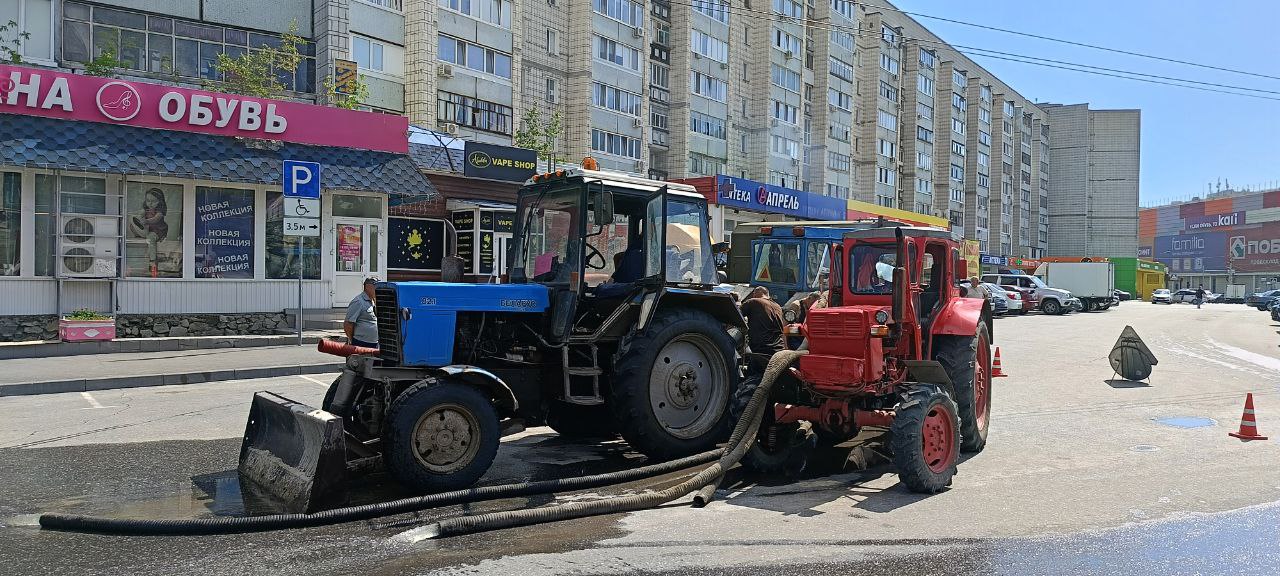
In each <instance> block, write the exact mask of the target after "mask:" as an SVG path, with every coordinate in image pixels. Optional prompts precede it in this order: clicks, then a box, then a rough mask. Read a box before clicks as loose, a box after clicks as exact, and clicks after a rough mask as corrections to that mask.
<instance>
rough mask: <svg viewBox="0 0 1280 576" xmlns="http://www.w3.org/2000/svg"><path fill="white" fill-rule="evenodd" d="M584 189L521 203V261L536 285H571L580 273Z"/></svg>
mask: <svg viewBox="0 0 1280 576" xmlns="http://www.w3.org/2000/svg"><path fill="white" fill-rule="evenodd" d="M581 202H582V188H581V187H580V186H573V187H569V188H562V189H559V190H553V191H550V192H547V193H545V194H541V195H539V196H536V197H534V196H527V197H524V198H522V199H521V202H520V203H521V206H520V211H519V218H520V221H521V223H522V226H523V235H524V239H523V240H524V241H523V242H522V244H523V247H522V249H521V261H522V265H523V266H524V269H525V274H527V275H528V277H529V278H531V279H532V280H533V281H534V282H548V283H559V282H568V281H569V274H570V273H571V272H576V271H577V270H578V260H579V255H578V252H579V245H580V244H579V242H578V239H579V238H580V237H581V233H580V232H579V230H578V210H579V208H580V207H581Z"/></svg>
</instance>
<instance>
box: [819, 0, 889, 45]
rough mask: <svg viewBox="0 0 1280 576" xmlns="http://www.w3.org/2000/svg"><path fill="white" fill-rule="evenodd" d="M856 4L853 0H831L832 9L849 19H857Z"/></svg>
mask: <svg viewBox="0 0 1280 576" xmlns="http://www.w3.org/2000/svg"><path fill="white" fill-rule="evenodd" d="M854 4H855V3H854V2H853V1H852V0H831V10H832V11H833V12H835V13H837V14H839V15H841V16H844V17H845V18H847V19H849V20H855V19H856V18H857V13H856V12H855V11H854V10H855V6H854ZM886 39H887V38H886ZM890 42H892V40H890Z"/></svg>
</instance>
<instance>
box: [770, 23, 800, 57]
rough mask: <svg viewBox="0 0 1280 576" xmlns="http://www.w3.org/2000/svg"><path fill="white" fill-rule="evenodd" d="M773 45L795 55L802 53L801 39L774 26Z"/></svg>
mask: <svg viewBox="0 0 1280 576" xmlns="http://www.w3.org/2000/svg"><path fill="white" fill-rule="evenodd" d="M773 47H774V48H777V49H778V50H781V51H783V52H786V53H790V54H791V55H792V56H795V55H796V54H799V53H800V39H799V38H797V37H795V36H792V35H790V34H788V33H786V32H783V31H782V29H781V28H774V29H773Z"/></svg>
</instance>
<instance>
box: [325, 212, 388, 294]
mask: <svg viewBox="0 0 1280 576" xmlns="http://www.w3.org/2000/svg"><path fill="white" fill-rule="evenodd" d="M333 226H334V234H333V239H334V260H333V261H334V266H335V267H334V271H333V305H334V306H335V307H344V306H346V305H347V304H349V303H351V299H352V298H354V297H355V295H356V294H358V293H359V292H360V290H361V289H362V286H363V283H364V279H365V278H367V277H369V276H378V277H379V278H381V274H382V270H381V266H380V262H379V260H380V256H381V249H380V248H379V247H380V246H381V245H382V241H381V240H382V238H381V234H382V233H383V232H382V223H381V222H376V221H375V222H370V221H367V220H357V219H349V218H334V220H333Z"/></svg>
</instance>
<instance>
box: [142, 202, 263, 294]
mask: <svg viewBox="0 0 1280 576" xmlns="http://www.w3.org/2000/svg"><path fill="white" fill-rule="evenodd" d="M125 211H126V214H125V221H126V223H127V224H128V225H127V226H125V229H126V233H125V239H124V253H125V276H128V277H133V278H181V277H182V185H181V184H153V183H150V182H129V184H128V186H127V187H126V189H125ZM282 228H283V226H282Z"/></svg>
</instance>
